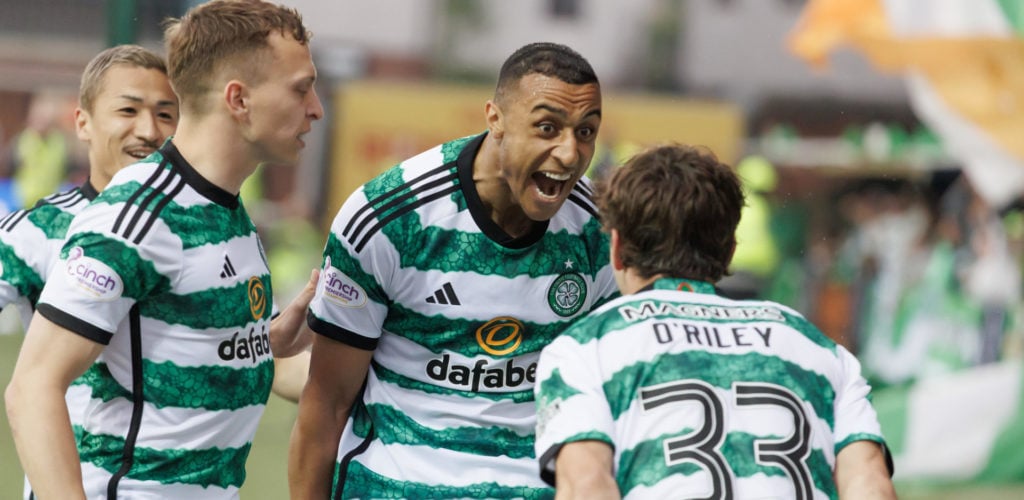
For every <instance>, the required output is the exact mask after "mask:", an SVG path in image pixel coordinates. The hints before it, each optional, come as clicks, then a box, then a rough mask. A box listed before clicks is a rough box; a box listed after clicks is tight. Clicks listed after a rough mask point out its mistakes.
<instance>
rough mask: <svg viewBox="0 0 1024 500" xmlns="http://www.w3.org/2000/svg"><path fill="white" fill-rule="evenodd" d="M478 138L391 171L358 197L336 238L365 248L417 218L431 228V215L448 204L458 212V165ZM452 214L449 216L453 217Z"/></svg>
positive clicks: (342, 213)
mask: <svg viewBox="0 0 1024 500" xmlns="http://www.w3.org/2000/svg"><path fill="white" fill-rule="evenodd" d="M473 139H474V137H464V138H460V139H456V140H453V141H449V142H446V143H444V144H439V145H437V146H435V147H433V148H430V149H428V150H426V151H424V152H422V153H419V154H417V155H415V156H413V157H411V158H409V159H406V160H404V161H402V162H400V163H398V164H397V165H395V166H393V167H391V168H389V169H387V170H385V171H384V172H382V173H381V174H379V175H377V176H376V177H374V178H373V179H371V180H370V181H368V182H367V183H365V184H363V185H362V186H361V187H360V188H359V189H357V190H356V191H355V192H353V193H352V194H351V195H350V196H349V198H348V199H347V200H346V201H345V203H344V204H343V205H342V207H341V209H340V210H339V213H338V216H337V217H336V218H335V226H334V228H333V232H334V233H335V235H336V236H340V237H342V238H345V239H348V240H350V242H351V243H352V245H353V246H357V247H362V246H363V245H364V244H365V243H366V242H367V241H368V240H370V239H371V238H372V237H373V236H374V235H375V234H378V233H379V232H380V230H381V229H383V228H384V227H386V226H387V225H388V224H393V223H400V222H401V221H402V220H404V219H405V218H406V217H407V216H412V215H415V216H416V217H419V218H421V222H422V223H424V224H429V221H428V220H425V219H429V218H430V217H429V216H428V217H424V216H425V214H427V213H428V212H429V213H433V212H436V211H437V210H439V209H438V208H437V207H438V206H439V205H440V204H445V205H444V207H446V208H444V209H441V210H447V212H451V211H458V210H459V207H460V204H459V203H454V204H452V203H450V202H451V201H452V200H456V199H461V194H460V193H461V190H460V183H459V167H458V164H457V160H458V159H459V157H460V155H461V154H462V152H463V151H464V150H465V148H466V146H467V144H469V143H471V142H472V140H473ZM447 212H446V213H447Z"/></svg>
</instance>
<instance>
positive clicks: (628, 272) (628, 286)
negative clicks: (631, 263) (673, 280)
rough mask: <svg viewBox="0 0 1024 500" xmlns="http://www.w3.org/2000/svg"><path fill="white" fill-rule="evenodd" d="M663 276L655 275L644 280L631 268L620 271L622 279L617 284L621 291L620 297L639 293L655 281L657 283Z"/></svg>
mask: <svg viewBox="0 0 1024 500" xmlns="http://www.w3.org/2000/svg"><path fill="white" fill-rule="evenodd" d="M664 276H665V275H664V274H656V275H654V276H651V277H649V278H644V277H642V276H640V275H639V274H637V273H636V271H634V270H633V268H631V267H627V268H626V269H625V270H624V271H622V279H621V282H620V283H619V290H620V291H622V295H630V294H634V293H636V292H639V291H640V290H643V289H644V288H647V286H648V285H650V284H651V283H654V282H655V281H658V279H659V278H663V277H664Z"/></svg>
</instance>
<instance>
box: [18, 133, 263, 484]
mask: <svg viewBox="0 0 1024 500" xmlns="http://www.w3.org/2000/svg"><path fill="white" fill-rule="evenodd" d="M57 266H58V267H57V268H56V269H55V270H54V273H53V276H52V277H51V279H50V280H49V282H48V283H47V285H46V287H45V288H44V290H43V293H42V296H41V297H40V300H39V307H38V309H39V312H40V314H43V315H44V316H45V317H46V318H47V319H49V320H51V321H53V322H55V323H57V324H59V325H61V326H63V327H65V328H68V329H70V330H72V331H74V332H75V333H78V334H79V335H82V336H84V337H86V338H88V339H91V340H93V341H95V342H98V343H101V344H106V348H105V349H104V350H103V353H102V354H101V355H100V357H99V358H98V360H97V362H96V363H95V364H93V366H92V367H91V368H89V370H88V371H87V372H86V373H85V374H84V375H83V377H85V378H86V380H87V381H88V385H89V386H90V388H91V390H92V399H91V400H90V402H89V405H88V407H87V409H86V412H85V415H84V420H83V423H82V425H81V426H80V427H78V428H76V429H75V431H76V437H77V439H78V449H79V454H80V456H81V461H82V474H83V478H84V483H85V488H86V490H85V491H86V495H87V496H88V497H89V498H133V499H134V498H188V499H189V500H205V499H226V498H236V497H237V496H238V488H239V487H240V486H241V485H242V482H243V481H244V479H245V459H246V457H247V456H248V454H249V449H250V447H251V445H252V438H253V435H254V434H255V432H256V426H257V424H258V421H259V418H260V416H261V415H262V413H263V409H264V406H265V404H266V401H267V398H268V396H269V394H270V386H271V383H272V379H273V372H274V369H273V359H272V356H271V353H270V342H269V336H268V335H269V323H270V316H271V307H272V304H271V297H272V290H271V287H270V275H269V271H268V268H267V264H266V260H265V257H264V255H263V250H262V247H261V245H260V242H259V238H258V236H257V234H256V228H255V226H254V225H253V223H252V221H251V220H250V219H249V216H248V214H247V213H246V211H245V208H244V207H243V206H242V205H241V203H240V201H239V198H238V197H237V196H235V195H232V194H229V193H228V192H226V191H223V190H222V189H220V188H218V187H216V186H214V185H213V184H211V183H210V182H209V181H207V180H206V179H204V178H202V177H201V176H200V175H199V174H198V173H197V172H196V171H195V170H194V169H193V168H192V166H191V165H189V164H188V163H187V162H186V161H185V160H184V158H182V157H181V155H180V154H179V153H178V151H177V149H176V148H175V147H174V145H173V143H171V142H170V141H168V142H167V143H165V144H164V146H163V147H162V148H161V149H160V151H159V152H158V153H156V154H154V155H152V156H150V157H149V158H147V159H146V160H145V161H143V162H141V163H137V164H135V165H132V166H129V167H126V168H125V169H123V170H121V171H120V172H118V173H117V175H115V176H114V178H113V179H112V180H111V183H110V185H109V186H108V187H107V189H106V190H104V191H103V193H101V194H100V195H99V197H97V198H96V200H95V201H94V202H93V203H92V204H91V205H89V206H88V207H87V208H86V209H85V210H83V211H82V212H81V213H80V214H79V215H78V216H77V217H75V219H74V221H73V222H72V223H71V227H70V228H69V230H68V237H67V241H66V243H65V245H64V247H63V249H62V251H61V255H60V261H59V262H58V263H57Z"/></svg>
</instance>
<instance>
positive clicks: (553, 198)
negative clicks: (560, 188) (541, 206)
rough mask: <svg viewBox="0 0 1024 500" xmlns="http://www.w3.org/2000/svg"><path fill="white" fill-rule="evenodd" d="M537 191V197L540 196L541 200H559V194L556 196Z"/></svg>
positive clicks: (537, 189)
mask: <svg viewBox="0 0 1024 500" xmlns="http://www.w3.org/2000/svg"><path fill="white" fill-rule="evenodd" d="M535 191H537V195H538V196H540V197H541V198H544V199H546V200H557V199H558V194H554V195H550V194H545V193H544V191H541V190H540V188H536V189H535Z"/></svg>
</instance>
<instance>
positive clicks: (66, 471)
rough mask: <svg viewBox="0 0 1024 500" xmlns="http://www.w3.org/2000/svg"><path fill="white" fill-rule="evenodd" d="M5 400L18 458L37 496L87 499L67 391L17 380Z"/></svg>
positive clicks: (9, 387) (12, 384)
mask: <svg viewBox="0 0 1024 500" xmlns="http://www.w3.org/2000/svg"><path fill="white" fill-rule="evenodd" d="M5 399H6V404H7V417H8V420H9V422H10V426H11V432H12V434H13V436H14V444H15V447H16V448H17V452H18V458H19V460H20V461H21V465H22V467H23V468H24V470H25V473H26V475H27V476H28V479H29V482H31V483H32V489H33V492H34V493H35V494H36V495H35V496H36V497H37V498H68V499H76V498H82V499H84V498H85V492H84V490H83V489H82V469H81V466H80V465H79V461H78V450H77V449H76V447H75V437H74V433H73V431H72V430H71V421H70V420H69V419H68V408H67V403H66V402H65V401H64V391H63V390H61V388H59V387H55V386H50V387H46V386H33V385H32V384H29V385H25V384H23V383H22V381H21V380H20V379H18V378H14V379H12V381H11V385H9V386H8V388H7V392H6V398H5Z"/></svg>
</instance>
